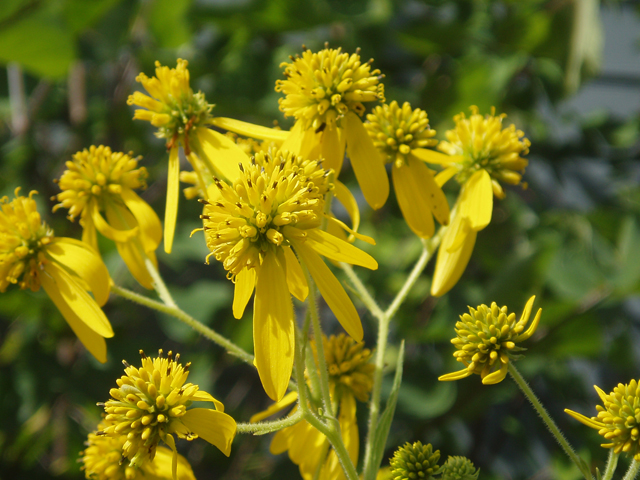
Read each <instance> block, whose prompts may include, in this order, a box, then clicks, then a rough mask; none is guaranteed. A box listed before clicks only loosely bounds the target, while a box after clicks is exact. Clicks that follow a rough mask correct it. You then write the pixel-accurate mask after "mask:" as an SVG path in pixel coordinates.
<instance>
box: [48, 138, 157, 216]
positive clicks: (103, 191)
mask: <svg viewBox="0 0 640 480" xmlns="http://www.w3.org/2000/svg"><path fill="white" fill-rule="evenodd" d="M132 155H133V152H129V154H128V155H127V154H125V153H122V152H112V151H111V149H110V148H109V147H105V146H104V145H100V146H98V147H96V146H95V145H91V147H90V148H89V150H87V149H86V148H85V149H84V150H82V151H81V152H78V153H76V154H74V155H73V159H72V160H70V161H67V162H66V163H65V165H66V166H67V169H66V170H65V171H64V173H63V174H62V176H61V177H60V180H59V181H58V184H59V186H60V189H61V190H62V192H61V193H59V194H58V195H56V196H54V197H52V198H51V200H57V201H58V202H60V203H58V204H57V205H55V206H54V207H53V211H54V212H55V211H56V210H58V209H59V208H67V209H69V214H68V217H69V219H70V220H74V219H75V218H76V217H77V216H79V215H80V214H81V213H82V212H83V210H84V209H85V207H86V206H87V204H88V203H89V202H90V201H91V200H92V199H95V200H96V201H97V202H98V205H99V208H100V210H104V207H105V204H106V203H108V202H114V203H117V204H122V199H121V197H120V195H121V193H122V188H123V187H124V188H131V189H136V188H143V189H144V188H147V184H146V179H147V169H146V168H144V167H140V168H138V161H139V160H140V159H141V158H142V157H137V158H133V157H132Z"/></svg>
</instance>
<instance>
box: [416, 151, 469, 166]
mask: <svg viewBox="0 0 640 480" xmlns="http://www.w3.org/2000/svg"><path fill="white" fill-rule="evenodd" d="M411 154H412V155H413V156H414V157H416V158H417V159H418V160H420V161H422V162H427V163H436V164H439V165H448V164H450V163H455V162H458V161H460V160H461V159H463V158H464V157H461V156H459V155H447V154H445V153H440V152H436V151H435V150H430V149H428V148H415V149H413V150H411Z"/></svg>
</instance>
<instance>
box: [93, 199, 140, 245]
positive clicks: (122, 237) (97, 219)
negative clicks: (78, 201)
mask: <svg viewBox="0 0 640 480" xmlns="http://www.w3.org/2000/svg"><path fill="white" fill-rule="evenodd" d="M89 208H90V211H91V219H92V220H93V223H94V225H95V226H96V228H97V229H98V231H99V232H100V233H101V234H102V235H104V236H105V237H107V238H108V239H110V240H113V241H114V242H128V241H129V240H131V239H132V238H133V237H135V236H136V235H138V232H139V230H138V227H133V228H130V229H126V230H118V229H115V228H113V227H112V226H111V225H109V224H108V223H107V221H106V220H105V219H104V218H103V217H102V215H100V212H99V211H98V207H97V205H96V204H95V201H94V200H91V202H89Z"/></svg>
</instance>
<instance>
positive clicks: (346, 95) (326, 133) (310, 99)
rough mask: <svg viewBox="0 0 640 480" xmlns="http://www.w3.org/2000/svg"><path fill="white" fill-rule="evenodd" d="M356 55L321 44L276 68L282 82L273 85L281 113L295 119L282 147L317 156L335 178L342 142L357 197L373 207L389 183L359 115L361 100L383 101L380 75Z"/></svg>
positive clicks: (381, 201) (378, 204)
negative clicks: (280, 95) (281, 95)
mask: <svg viewBox="0 0 640 480" xmlns="http://www.w3.org/2000/svg"><path fill="white" fill-rule="evenodd" d="M359 53H360V50H359V49H358V50H357V51H356V53H354V54H352V55H349V54H347V53H342V51H341V49H340V48H338V49H332V48H327V47H326V46H325V48H324V49H323V50H321V51H320V52H318V53H313V52H311V51H310V50H307V49H304V51H303V52H302V55H301V56H300V55H297V56H296V57H291V63H286V62H284V63H282V64H281V66H283V67H285V71H284V75H285V77H287V78H286V80H278V81H277V82H276V91H277V92H282V93H284V94H285V95H286V96H285V98H281V99H280V100H279V102H280V110H282V111H283V112H284V114H285V116H292V117H294V118H295V119H296V123H295V125H294V127H293V128H292V129H291V134H290V136H289V137H288V138H287V140H285V142H284V144H283V146H282V148H283V149H287V150H290V151H292V152H294V153H295V154H296V155H302V156H303V157H305V158H310V159H318V158H322V159H324V161H325V164H326V167H327V169H329V168H330V169H333V170H334V171H335V173H336V176H338V175H339V174H340V170H341V169H342V162H343V159H344V152H345V144H346V150H347V155H348V156H349V158H350V159H351V165H352V166H353V171H354V173H355V175H356V178H357V179H358V183H359V184H360V188H361V189H362V193H363V195H364V197H365V199H366V200H367V202H368V203H369V205H371V207H372V208H375V209H378V208H380V207H382V206H383V205H384V203H385V202H386V201H387V197H388V196H389V180H388V178H387V175H386V172H385V168H384V164H383V162H382V159H381V158H380V155H379V154H378V151H377V150H376V148H375V147H374V146H373V142H372V141H371V139H370V138H369V135H368V134H367V131H366V130H365V128H364V126H363V124H362V120H360V117H361V116H362V115H364V111H365V107H364V105H363V102H373V101H378V100H380V101H384V87H383V85H382V84H381V83H380V79H381V78H382V76H381V75H380V71H379V70H373V71H371V63H372V60H370V61H369V62H366V63H362V61H361V60H360V55H359Z"/></svg>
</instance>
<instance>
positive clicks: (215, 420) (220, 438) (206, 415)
mask: <svg viewBox="0 0 640 480" xmlns="http://www.w3.org/2000/svg"><path fill="white" fill-rule="evenodd" d="M180 420H181V421H182V423H183V424H184V425H185V426H186V427H187V428H188V429H189V430H191V431H192V432H193V433H197V434H198V436H199V437H200V438H202V439H204V440H206V441H207V442H209V443H210V444H211V445H213V446H215V447H217V448H218V449H220V451H221V452H222V453H224V454H225V455H226V456H227V457H228V456H229V455H231V443H232V442H233V439H234V437H235V436H236V430H237V425H236V421H235V420H234V419H233V418H231V417H230V416H229V415H227V414H226V413H223V412H220V411H218V410H212V409H209V408H192V409H190V410H187V413H185V414H184V415H183V416H182V417H181V418H180Z"/></svg>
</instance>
